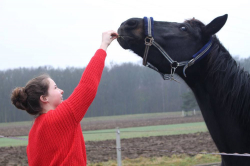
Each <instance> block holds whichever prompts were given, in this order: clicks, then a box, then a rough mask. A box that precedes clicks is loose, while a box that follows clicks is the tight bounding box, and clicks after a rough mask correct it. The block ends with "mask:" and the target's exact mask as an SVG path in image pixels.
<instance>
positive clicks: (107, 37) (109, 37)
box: [100, 30, 118, 51]
mask: <svg viewBox="0 0 250 166" xmlns="http://www.w3.org/2000/svg"><path fill="white" fill-rule="evenodd" d="M117 38H118V33H116V32H115V31H113V30H110V31H107V32H103V33H102V44H101V47H100V48H101V49H103V50H105V51H106V50H107V48H108V46H109V45H110V43H111V42H112V41H113V40H115V39H117Z"/></svg>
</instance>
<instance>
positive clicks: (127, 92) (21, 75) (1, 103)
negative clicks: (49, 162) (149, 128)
mask: <svg viewBox="0 0 250 166" xmlns="http://www.w3.org/2000/svg"><path fill="white" fill-rule="evenodd" d="M248 64H250V59H246V60H245V61H243V60H241V66H243V67H244V66H245V67H246V68H247V70H250V68H249V66H250V65H248ZM84 69H85V68H73V67H71V68H66V69H55V68H53V67H50V66H44V67H39V68H18V69H12V70H6V71H0V94H1V95H0V122H13V121H25V120H31V119H32V118H33V117H32V116H30V115H28V114H27V113H26V112H25V111H22V110H18V109H16V108H15V107H14V106H13V105H12V104H11V100H10V96H11V91H12V90H13V89H14V88H15V87H19V86H25V84H26V83H27V81H28V80H30V79H31V78H34V77H36V76H39V75H40V74H43V73H47V74H49V75H50V76H51V77H52V79H53V80H54V81H55V82H56V84H57V85H58V87H59V88H61V89H63V90H64V95H63V96H64V99H67V98H68V96H69V95H70V94H71V93H72V92H73V90H74V88H75V87H76V86H77V84H78V82H79V80H80V78H81V76H82V73H83V71H84ZM179 80H180V81H181V79H180V78H179ZM189 91H190V90H189V88H188V87H187V86H186V84H185V83H183V81H181V83H176V82H174V81H164V80H163V79H162V78H161V76H160V75H159V74H158V73H156V72H155V71H153V70H151V69H148V68H146V67H144V66H139V65H134V64H131V63H125V64H122V65H114V66H113V67H112V68H111V69H109V68H107V67H105V68H104V71H103V75H102V79H101V82H100V85H99V88H98V92H97V95H96V98H95V100H94V102H93V103H92V105H91V106H90V108H89V110H88V112H87V114H86V115H85V117H94V116H109V115H123V114H140V113H155V112H168V111H169V112H170V111H180V110H181V109H182V108H183V106H182V104H183V99H184V100H185V98H183V97H182V96H183V94H185V93H188V92H189ZM184 96H185V95H184ZM83 100H84V99H83ZM184 103H185V102H184Z"/></svg>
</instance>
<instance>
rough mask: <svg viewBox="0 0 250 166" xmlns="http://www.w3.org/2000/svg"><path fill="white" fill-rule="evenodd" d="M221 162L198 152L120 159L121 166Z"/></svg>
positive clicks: (95, 165)
mask: <svg viewBox="0 0 250 166" xmlns="http://www.w3.org/2000/svg"><path fill="white" fill-rule="evenodd" d="M218 162H221V158H220V156H219V155H203V154H198V155H196V156H193V157H190V156H187V155H173V156H172V157H165V156H164V157H153V158H144V157H140V158H136V159H125V160H122V165H123V166H148V165H150V166H151V165H152V166H166V165H167V166H194V165H197V164H206V163H218ZM88 165H89V166H116V165H117V162H116V161H113V160H112V161H108V162H102V163H89V164H88Z"/></svg>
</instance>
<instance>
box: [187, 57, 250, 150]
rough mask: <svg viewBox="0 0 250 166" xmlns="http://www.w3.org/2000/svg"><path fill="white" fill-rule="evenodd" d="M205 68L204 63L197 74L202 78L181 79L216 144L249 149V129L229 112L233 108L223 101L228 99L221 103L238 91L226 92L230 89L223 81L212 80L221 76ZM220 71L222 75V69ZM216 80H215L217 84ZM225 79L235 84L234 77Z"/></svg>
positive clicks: (229, 148) (232, 84)
mask: <svg viewBox="0 0 250 166" xmlns="http://www.w3.org/2000/svg"><path fill="white" fill-rule="evenodd" d="M229 60H230V59H229ZM231 60H232V59H231ZM225 63H226V62H225ZM234 67H235V66H234ZM206 68H207V67H206V66H204V69H203V70H201V72H204V73H202V74H199V75H201V76H202V77H201V78H199V79H198V78H197V79H195V80H190V79H189V80H188V79H185V78H184V80H185V82H186V83H187V84H188V85H189V87H190V88H191V89H192V91H193V92H194V94H195V97H196V99H197V102H198V104H199V106H200V109H201V112H202V115H203V118H204V120H205V122H206V125H207V127H208V130H209V132H210V134H211V136H212V138H213V140H214V142H215V144H216V145H217V147H218V149H219V151H221V152H227V153H235V152H237V153H250V144H249V143H248V142H249V141H248V140H249V134H248V132H247V131H245V130H246V129H245V128H244V127H242V124H241V123H240V121H239V118H238V117H235V116H232V111H234V110H231V111H229V110H227V106H226V105H223V104H227V103H222V102H223V100H224V99H225V100H230V101H237V100H238V99H237V97H239V95H238V96H237V95H235V94H237V93H233V95H231V94H229V95H228V92H230V91H232V89H226V88H225V87H223V86H225V85H223V84H222V82H223V81H220V80H215V79H220V78H214V75H209V74H208V73H209V71H206ZM238 70H239V69H238ZM216 72H223V70H220V69H219V70H218V71H216ZM224 72H225V70H224ZM227 72H230V71H227ZM234 72H237V71H234ZM217 74H220V73H217ZM221 74H222V75H223V73H221ZM216 81H217V82H218V84H216ZM228 81H230V84H228V86H234V85H235V84H236V82H235V81H237V80H235V79H230V80H228ZM247 84H249V83H247ZM240 86H241V85H240ZM241 90H244V89H241ZM218 93H221V96H220V97H218ZM223 98H224V99H223ZM242 100H243V99H242ZM238 111H240V110H238Z"/></svg>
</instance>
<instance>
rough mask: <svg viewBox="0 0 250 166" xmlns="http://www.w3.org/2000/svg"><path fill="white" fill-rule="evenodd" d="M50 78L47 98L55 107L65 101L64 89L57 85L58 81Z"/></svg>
mask: <svg viewBox="0 0 250 166" xmlns="http://www.w3.org/2000/svg"><path fill="white" fill-rule="evenodd" d="M48 80H49V89H48V96H47V100H48V102H49V103H50V105H51V106H52V107H53V108H54V109H55V108H56V107H57V106H58V105H59V104H60V103H61V102H62V101H63V90H62V89H59V88H58V87H57V86H56V83H55V82H54V81H53V80H52V79H51V78H48Z"/></svg>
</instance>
